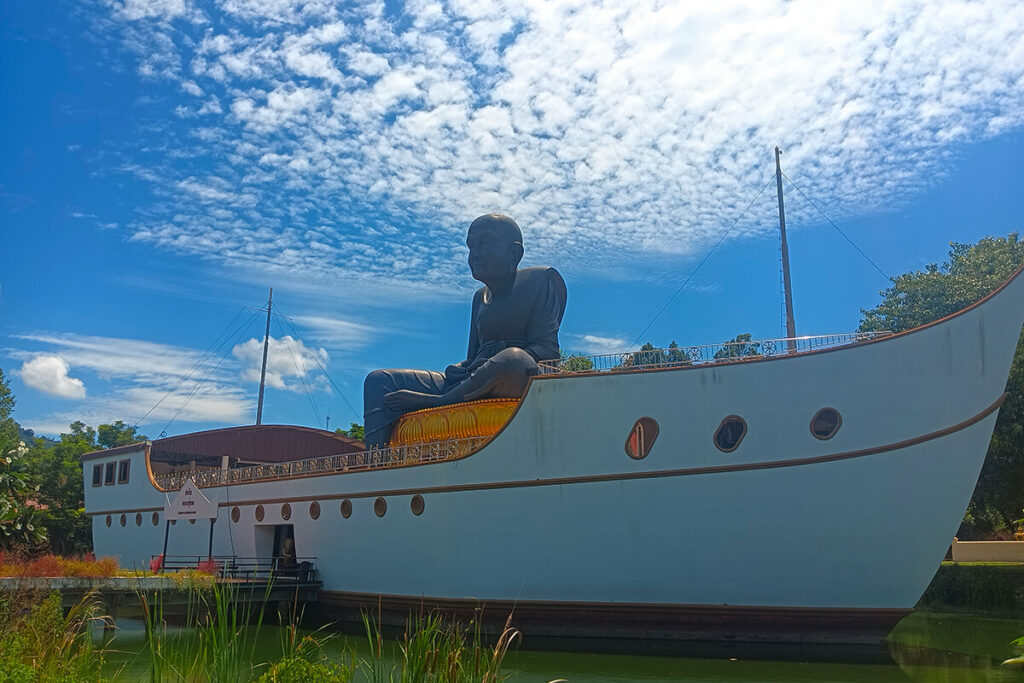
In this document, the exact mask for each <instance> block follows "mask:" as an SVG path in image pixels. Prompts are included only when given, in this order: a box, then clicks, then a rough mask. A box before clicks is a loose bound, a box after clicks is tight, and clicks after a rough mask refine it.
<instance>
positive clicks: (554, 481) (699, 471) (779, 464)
mask: <svg viewBox="0 0 1024 683" xmlns="http://www.w3.org/2000/svg"><path fill="white" fill-rule="evenodd" d="M1007 396H1008V394H1006V393H1004V394H1002V395H1001V396H1000V397H999V398H997V399H996V400H995V401H994V402H993V403H992V404H991V405H989V406H988V407H987V408H985V409H984V410H982V411H981V412H980V413H978V414H977V415H975V416H974V417H971V418H969V419H967V420H964V421H963V422H960V423H958V424H955V425H953V426H951V427H946V428H945V429H940V430H938V431H935V432H931V433H929V434H924V435H921V436H916V437H914V438H912V439H905V440H903V441H897V442H895V443H890V444H884V445H881V446H873V447H871V448H862V449H859V450H855V451H845V452H842V453H833V454H830V455H819V456H813V457H809V458H792V459H788V460H770V461H767V462H752V463H743V464H735V465H714V466H708V467H690V468H683V469H672V470H657V471H653V472H621V473H616V474H592V475H580V476H575V477H554V478H551V479H526V480H518V481H501V482H484V483H477V484H450V485H447V486H419V487H414V488H405V489H382V490H376V491H354V492H346V493H331V494H319V495H310V496H292V497H288V498H256V499H252V500H233V501H231V502H225V503H220V506H221V507H226V506H228V505H257V504H265V503H278V502H281V501H284V500H287V501H291V502H296V501H311V500H338V499H344V498H375V497H377V496H408V495H413V494H416V493H419V494H426V493H456V492H463V491H486V490H493V489H510V488H532V487H535V486H563V485H566V484H593V483H601V482H609V481H629V480H634V479H659V478H662V477H690V476H697V475H703V474H721V473H725V472H745V471H752V470H772V469H781V468H784V467H802V466H805V465H818V464H822V463H827V462H836V461H838V460H850V459H853V458H863V457H866V456H869V455H878V454H880V453H887V452H889V451H896V450H900V449H903V448H909V447H910V446H916V445H918V444H921V443H925V442H927V441H932V440H934V439H939V438H942V437H944V436H948V435H950V434H953V433H956V432H959V431H961V430H963V429H966V428H968V427H970V426H972V425H974V424H977V423H978V422H980V421H982V420H983V419H985V418H986V417H988V416H989V415H991V414H992V413H993V412H995V411H996V410H998V409H999V407H1000V406H1001V405H1002V404H1003V401H1005V400H1006V397H1007ZM91 514H93V513H91ZM94 514H102V513H94Z"/></svg>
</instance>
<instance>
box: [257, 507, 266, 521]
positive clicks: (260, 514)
mask: <svg viewBox="0 0 1024 683" xmlns="http://www.w3.org/2000/svg"><path fill="white" fill-rule="evenodd" d="M263 514H264V513H263V506H262V505H257V506H256V521H257V522H262V521H263Z"/></svg>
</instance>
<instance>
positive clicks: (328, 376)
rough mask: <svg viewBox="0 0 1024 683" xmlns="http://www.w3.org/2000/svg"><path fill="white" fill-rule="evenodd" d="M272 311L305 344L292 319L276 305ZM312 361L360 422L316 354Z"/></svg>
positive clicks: (355, 411)
mask: <svg viewBox="0 0 1024 683" xmlns="http://www.w3.org/2000/svg"><path fill="white" fill-rule="evenodd" d="M274 310H275V311H277V313H275V315H277V316H278V317H279V318H281V319H283V320H284V321H285V322H287V323H288V327H290V328H291V330H292V332H294V333H295V337H296V339H298V340H299V341H301V342H302V343H303V344H305V343H306V340H305V339H303V338H302V335H301V334H299V330H298V329H296V327H295V324H294V323H293V322H292V319H291V318H289V317H288V316H286V315H284V314H283V313H281V308H280V307H279V306H278V305H277V304H274ZM313 360H314V361H316V364H317V366H318V367H319V368H320V372H322V373H323V374H324V377H326V378H327V381H328V382H330V383H331V386H332V387H334V390H335V391H337V392H338V395H339V396H341V400H342V401H344V402H345V405H347V406H348V408H349V410H351V411H352V414H353V415H355V416H356V417H357V418H358V419H360V420H362V419H363V416H362V415H360V414H359V411H358V410H356V409H355V408H354V407H353V406H352V404H351V403H350V402H349V400H348V398H347V397H346V396H345V392H343V391H342V390H341V387H339V386H338V383H337V382H335V381H334V378H333V377H331V376H330V375H329V374H328V373H327V368H325V367H324V365H323V363H321V362H320V358H319V357H317V356H316V354H313Z"/></svg>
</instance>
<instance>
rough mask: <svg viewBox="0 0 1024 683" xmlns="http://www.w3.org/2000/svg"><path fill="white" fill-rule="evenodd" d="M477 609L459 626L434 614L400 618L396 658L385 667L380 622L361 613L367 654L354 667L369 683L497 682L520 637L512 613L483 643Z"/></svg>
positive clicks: (450, 618) (503, 676) (504, 676)
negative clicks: (488, 642)
mask: <svg viewBox="0 0 1024 683" xmlns="http://www.w3.org/2000/svg"><path fill="white" fill-rule="evenodd" d="M480 616H481V615H480V612H478V613H477V615H476V616H475V617H474V618H473V619H472V620H470V622H469V624H468V625H464V624H463V623H461V622H459V621H458V620H457V619H455V618H454V617H446V616H445V615H443V614H440V613H437V612H431V613H428V614H416V615H412V616H410V617H409V619H408V620H407V621H406V627H405V632H404V633H403V635H402V639H401V640H400V641H399V642H398V644H397V648H398V655H399V656H398V658H397V659H398V661H397V662H395V663H394V664H393V665H392V666H391V667H389V666H388V663H387V660H386V658H385V654H384V638H383V636H382V634H381V629H380V625H379V624H378V623H377V622H375V621H373V619H372V618H371V617H370V616H369V615H368V614H367V613H366V612H364V613H363V627H364V630H365V632H366V638H367V641H368V643H369V646H370V657H369V659H367V660H364V661H362V662H360V668H361V669H362V671H363V672H364V673H365V675H366V677H367V678H368V679H369V680H370V681H372V683H498V682H499V681H503V680H505V679H506V678H507V675H505V674H502V673H501V668H502V664H503V662H504V660H505V655H506V654H508V650H509V648H511V647H512V645H513V644H514V643H515V642H516V640H517V639H519V638H520V633H519V631H518V630H517V629H515V628H513V627H512V615H511V614H510V615H509V616H508V619H507V620H506V621H505V627H504V629H503V630H502V632H501V635H500V636H499V637H498V640H497V642H496V643H495V645H494V647H488V646H487V645H485V644H484V640H483V636H482V632H481V618H480Z"/></svg>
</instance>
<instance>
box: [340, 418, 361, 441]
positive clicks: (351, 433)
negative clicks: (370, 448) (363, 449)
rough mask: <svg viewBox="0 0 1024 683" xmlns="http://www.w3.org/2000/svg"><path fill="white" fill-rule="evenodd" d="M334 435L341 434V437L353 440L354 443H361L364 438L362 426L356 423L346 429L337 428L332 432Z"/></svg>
mask: <svg viewBox="0 0 1024 683" xmlns="http://www.w3.org/2000/svg"><path fill="white" fill-rule="evenodd" d="M334 433H335V434H341V435H342V436H347V437H348V438H350V439H355V440H356V441H362V440H363V439H365V438H366V431H365V430H364V429H363V425H361V424H359V423H358V422H353V423H351V424H350V425H349V427H348V429H342V428H341V427H338V428H337V429H335V430H334Z"/></svg>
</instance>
